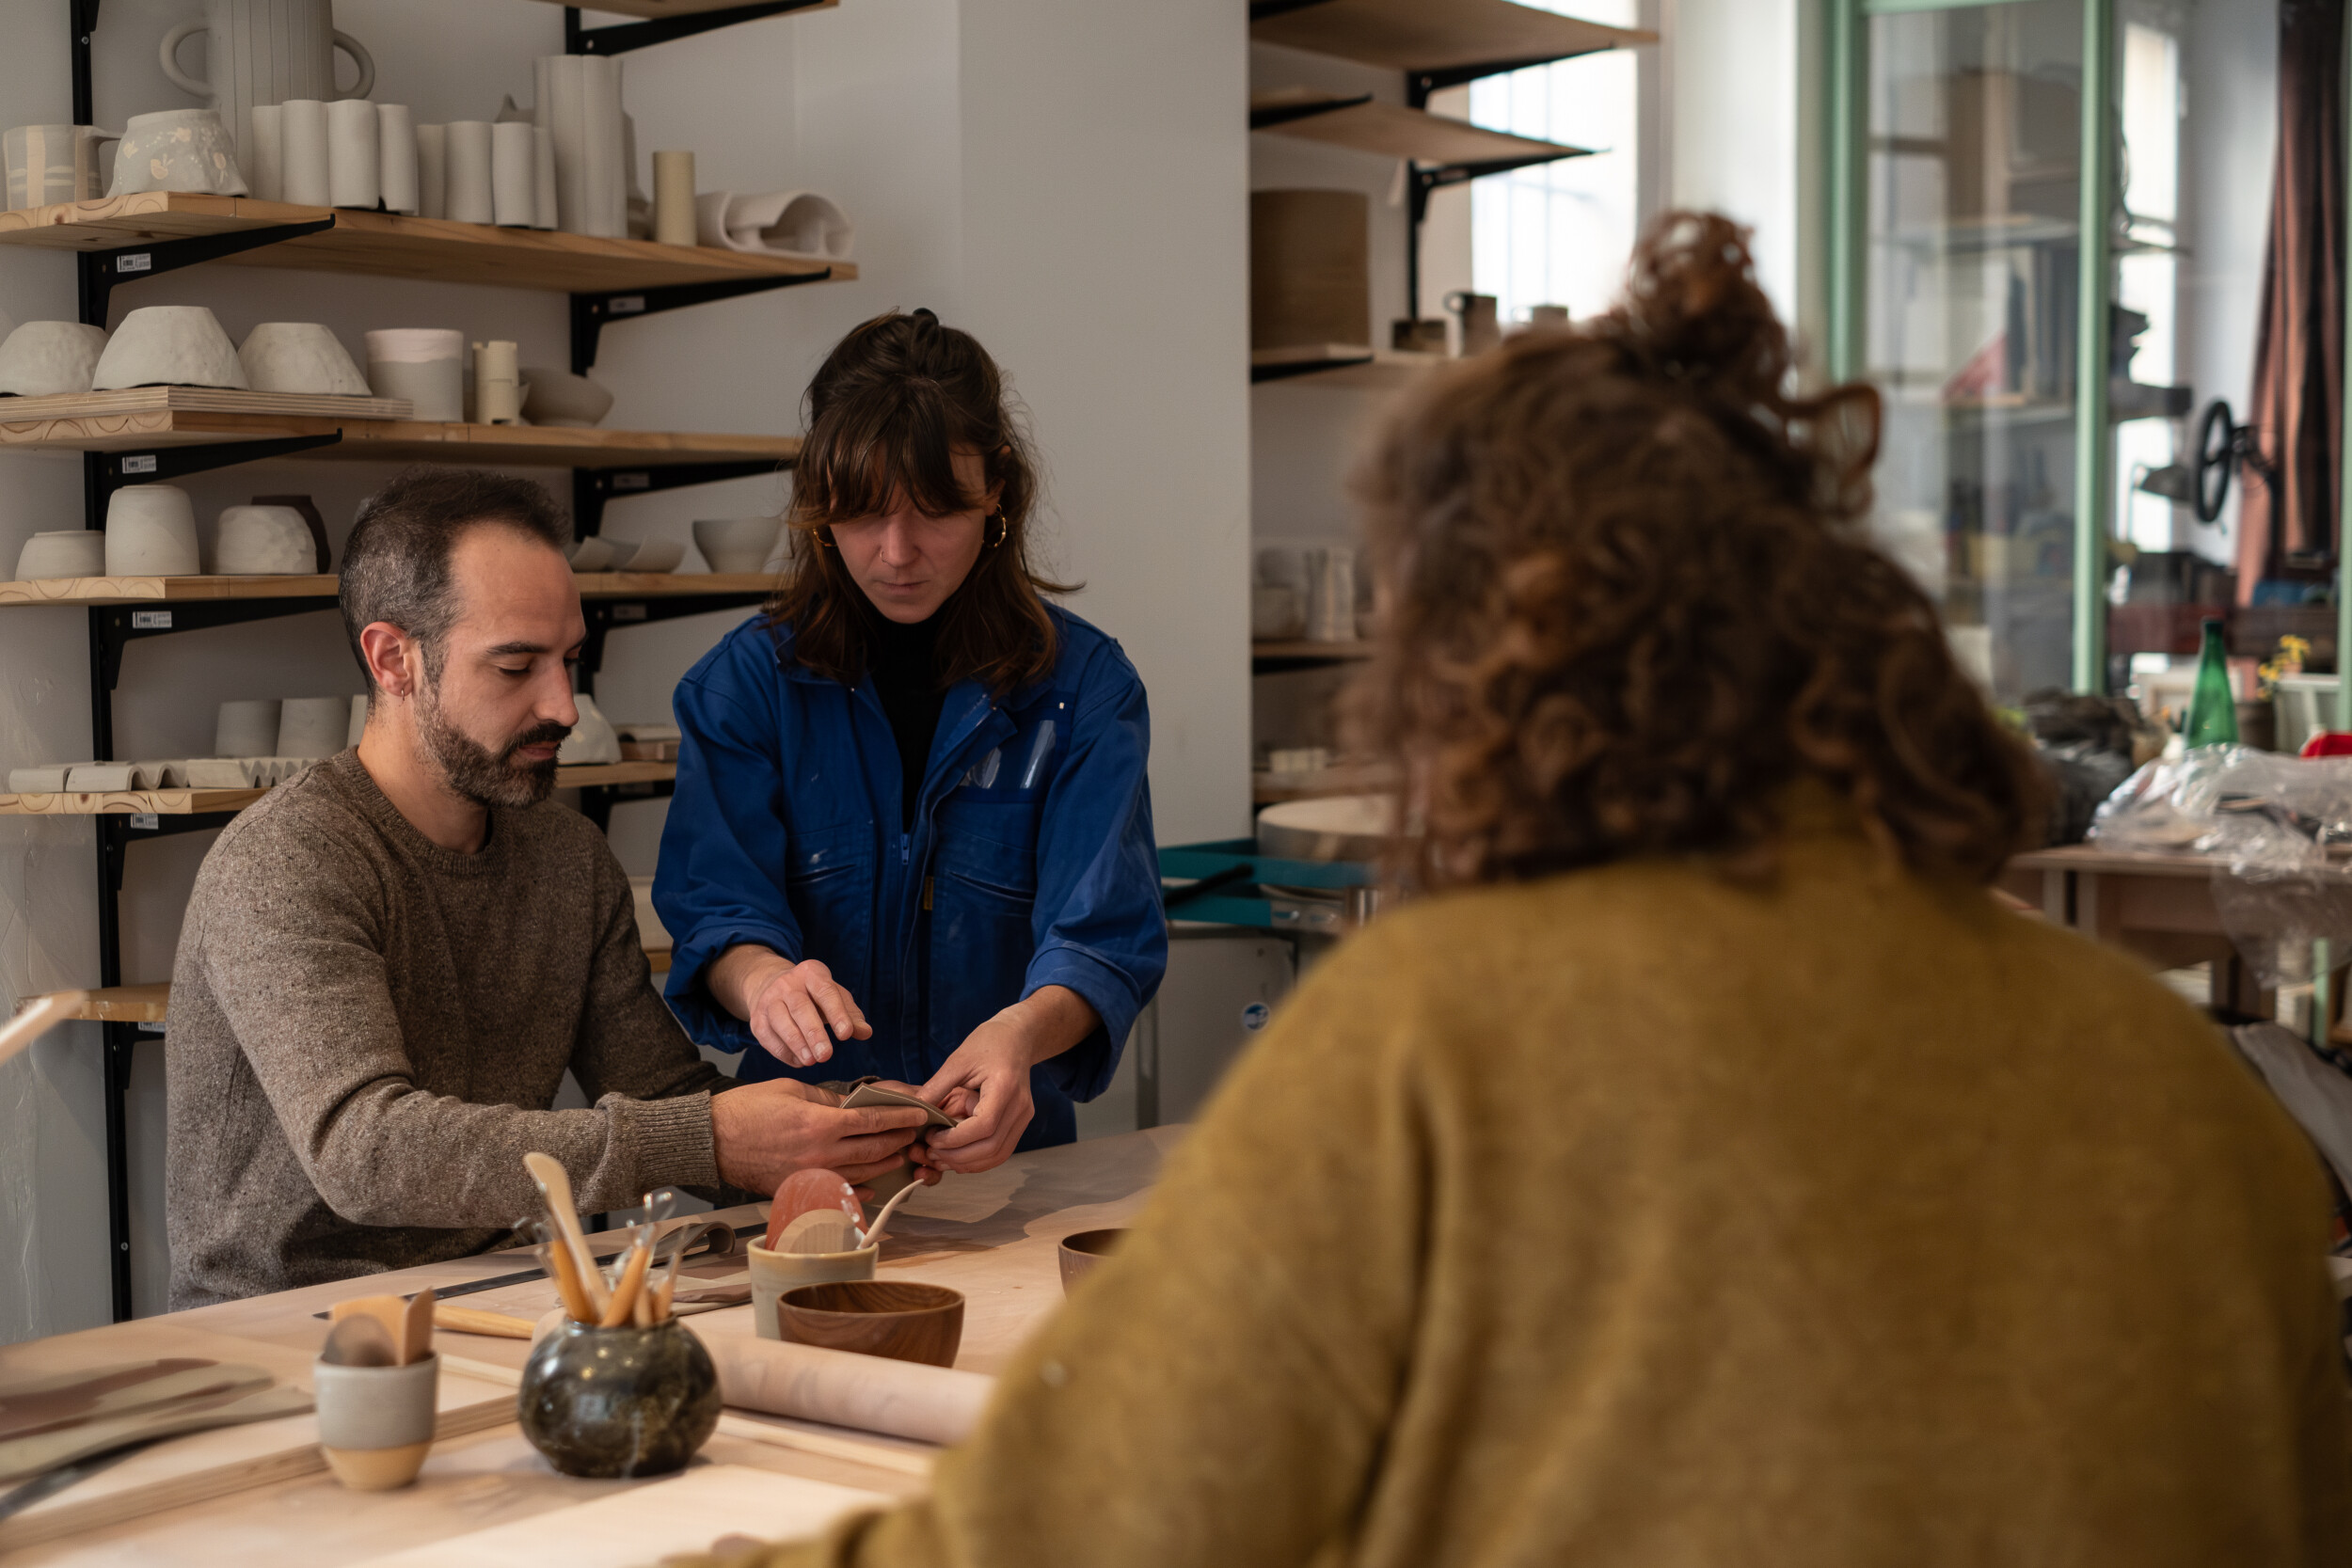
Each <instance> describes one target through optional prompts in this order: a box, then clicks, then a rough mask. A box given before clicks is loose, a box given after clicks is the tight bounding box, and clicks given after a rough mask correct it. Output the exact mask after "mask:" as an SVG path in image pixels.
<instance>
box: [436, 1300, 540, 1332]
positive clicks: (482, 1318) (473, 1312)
mask: <svg viewBox="0 0 2352 1568" xmlns="http://www.w3.org/2000/svg"><path fill="white" fill-rule="evenodd" d="M433 1326H434V1327H436V1328H445V1329H447V1330H449V1331H450V1332H451V1333H453V1334H482V1335H486V1336H488V1337H489V1338H493V1339H528V1338H531V1337H532V1335H533V1334H534V1333H536V1332H537V1325H536V1324H534V1323H532V1321H531V1320H530V1319H529V1318H514V1317H509V1316H508V1315H507V1314H505V1313H503V1312H485V1311H483V1310H482V1309H481V1308H480V1307H435V1308H434V1309H433Z"/></svg>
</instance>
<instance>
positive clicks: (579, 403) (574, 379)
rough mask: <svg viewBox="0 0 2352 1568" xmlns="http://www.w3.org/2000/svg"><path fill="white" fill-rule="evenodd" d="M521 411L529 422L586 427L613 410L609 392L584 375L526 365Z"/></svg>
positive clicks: (581, 428)
mask: <svg viewBox="0 0 2352 1568" xmlns="http://www.w3.org/2000/svg"><path fill="white" fill-rule="evenodd" d="M523 412H524V414H526V415H527V416H529V418H530V420H531V422H532V424H548V425H556V426H559V427H563V428H566V429H572V430H586V429H588V428H589V427H591V426H593V425H595V424H596V422H597V421H598V420H602V419H603V418H604V417H605V416H606V415H607V414H610V413H611V412H612V393H611V392H608V391H606V390H605V389H604V388H602V387H599V386H597V385H596V383H595V382H593V381H591V380H589V379H588V378H587V377H586V376H584V375H569V374H566V373H565V372H562V371H550V370H546V369H542V368H540V367H537V366H532V365H525V366H524V367H523Z"/></svg>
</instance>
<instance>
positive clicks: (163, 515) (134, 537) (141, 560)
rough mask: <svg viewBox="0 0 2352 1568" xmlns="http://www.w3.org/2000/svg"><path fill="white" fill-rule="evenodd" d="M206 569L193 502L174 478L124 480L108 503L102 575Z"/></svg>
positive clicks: (188, 574)
mask: <svg viewBox="0 0 2352 1568" xmlns="http://www.w3.org/2000/svg"><path fill="white" fill-rule="evenodd" d="M203 570H204V560H203V555H202V552H201V551H199V549H198V548H197V544H196V505H195V503H194V502H193V501H191V500H189V499H188V493H187V492H186V491H185V490H183V489H181V488H180V487H179V486H178V485H176V484H126V485H124V486H123V487H122V488H121V489H119V490H117V491H116V492H115V493H114V497H113V499H110V500H109V501H107V503H106V575H107V576H108V577H110V578H192V577H197V576H199V575H200V574H201V573H202V572H203Z"/></svg>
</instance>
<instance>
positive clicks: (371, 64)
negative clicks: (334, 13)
mask: <svg viewBox="0 0 2352 1568" xmlns="http://www.w3.org/2000/svg"><path fill="white" fill-rule="evenodd" d="M335 47H336V48H338V49H340V50H342V52H343V53H344V54H346V55H350V56H351V63H352V64H353V65H356V66H358V68H359V85H358V87H353V88H352V89H351V90H350V91H349V92H339V93H337V94H336V95H335V96H336V97H337V98H365V97H366V96H367V95H368V94H370V93H372V92H373V91H374V90H375V56H374V55H371V54H369V53H368V46H367V45H366V44H364V43H361V42H360V41H359V40H358V39H356V38H353V37H352V36H351V35H350V34H349V33H346V32H344V31H343V30H342V28H340V27H338V28H336V29H335Z"/></svg>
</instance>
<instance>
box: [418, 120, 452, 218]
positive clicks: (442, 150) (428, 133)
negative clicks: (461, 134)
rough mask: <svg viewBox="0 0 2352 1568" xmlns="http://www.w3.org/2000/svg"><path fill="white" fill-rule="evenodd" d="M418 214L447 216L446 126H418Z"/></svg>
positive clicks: (447, 142) (447, 155)
mask: <svg viewBox="0 0 2352 1568" xmlns="http://www.w3.org/2000/svg"><path fill="white" fill-rule="evenodd" d="M417 215H418V216H419V217H421V218H445V217H447V216H449V127H448V126H446V125H420V126H418V127H417Z"/></svg>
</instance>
